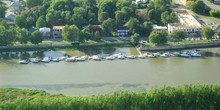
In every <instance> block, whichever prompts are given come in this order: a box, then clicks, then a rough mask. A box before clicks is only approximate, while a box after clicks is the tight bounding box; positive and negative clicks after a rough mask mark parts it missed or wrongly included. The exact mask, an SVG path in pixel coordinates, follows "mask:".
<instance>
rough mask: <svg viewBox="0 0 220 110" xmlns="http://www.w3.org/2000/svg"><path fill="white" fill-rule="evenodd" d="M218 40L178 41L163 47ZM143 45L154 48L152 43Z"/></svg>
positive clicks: (216, 40)
mask: <svg viewBox="0 0 220 110" xmlns="http://www.w3.org/2000/svg"><path fill="white" fill-rule="evenodd" d="M219 41H220V39H215V40H191V41H188V40H184V41H179V42H170V41H169V42H167V44H165V45H184V44H195V43H208V42H219ZM144 45H147V46H156V45H155V44H152V43H144Z"/></svg>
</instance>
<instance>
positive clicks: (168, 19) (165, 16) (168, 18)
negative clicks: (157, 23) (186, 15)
mask: <svg viewBox="0 0 220 110" xmlns="http://www.w3.org/2000/svg"><path fill="white" fill-rule="evenodd" d="M161 21H162V22H163V24H164V25H167V24H168V23H174V22H176V21H177V16H176V14H175V13H174V12H171V13H170V14H169V12H168V11H165V12H163V13H162V14H161Z"/></svg>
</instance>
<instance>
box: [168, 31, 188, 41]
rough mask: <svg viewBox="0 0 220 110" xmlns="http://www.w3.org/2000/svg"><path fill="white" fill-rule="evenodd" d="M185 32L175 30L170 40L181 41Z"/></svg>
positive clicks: (184, 36)
mask: <svg viewBox="0 0 220 110" xmlns="http://www.w3.org/2000/svg"><path fill="white" fill-rule="evenodd" d="M186 34H187V32H185V31H183V30H175V31H173V32H172V33H171V38H172V39H173V40H182V39H185V38H186Z"/></svg>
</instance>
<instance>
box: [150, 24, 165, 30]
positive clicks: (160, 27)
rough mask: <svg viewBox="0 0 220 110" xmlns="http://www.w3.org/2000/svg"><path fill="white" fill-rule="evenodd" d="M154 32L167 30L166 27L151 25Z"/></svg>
mask: <svg viewBox="0 0 220 110" xmlns="http://www.w3.org/2000/svg"><path fill="white" fill-rule="evenodd" d="M154 30H157V31H162V30H167V27H166V26H158V25H153V31H154Z"/></svg>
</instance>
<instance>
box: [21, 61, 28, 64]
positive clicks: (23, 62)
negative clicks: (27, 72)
mask: <svg viewBox="0 0 220 110" xmlns="http://www.w3.org/2000/svg"><path fill="white" fill-rule="evenodd" d="M19 63H20V64H28V63H29V61H28V60H20V61H19Z"/></svg>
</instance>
